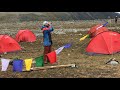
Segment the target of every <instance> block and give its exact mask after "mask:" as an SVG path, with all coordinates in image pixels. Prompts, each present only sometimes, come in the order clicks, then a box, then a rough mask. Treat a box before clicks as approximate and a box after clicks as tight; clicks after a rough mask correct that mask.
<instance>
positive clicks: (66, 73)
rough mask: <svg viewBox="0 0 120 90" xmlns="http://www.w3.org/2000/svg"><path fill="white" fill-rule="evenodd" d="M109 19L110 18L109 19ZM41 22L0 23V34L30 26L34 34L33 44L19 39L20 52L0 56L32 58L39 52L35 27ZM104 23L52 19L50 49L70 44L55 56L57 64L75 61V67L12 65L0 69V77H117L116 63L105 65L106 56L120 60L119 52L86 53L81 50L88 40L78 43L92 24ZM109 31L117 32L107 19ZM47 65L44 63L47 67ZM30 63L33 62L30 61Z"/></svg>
mask: <svg viewBox="0 0 120 90" xmlns="http://www.w3.org/2000/svg"><path fill="white" fill-rule="evenodd" d="M109 22H110V21H109ZM39 23H40V24H41V22H18V23H0V27H1V30H0V33H1V34H8V35H11V36H12V37H13V38H14V37H15V34H16V33H17V31H18V30H19V29H26V28H28V29H30V30H32V31H33V32H34V33H35V34H36V35H37V41H36V42H34V43H27V42H21V43H20V45H21V47H22V48H23V50H22V51H19V52H13V53H7V54H2V57H3V58H8V59H14V58H20V59H27V58H36V57H38V56H41V55H42V53H43V45H42V33H41V31H40V29H39V27H38V25H39ZM99 23H104V21H101V20H98V21H87V20H86V21H67V22H63V21H53V25H54V27H55V31H54V33H52V38H53V50H55V49H57V48H59V47H60V46H63V45H65V44H66V43H71V42H72V47H71V48H68V49H64V50H63V51H62V52H61V53H60V54H59V55H58V56H57V59H58V63H57V64H58V65H61V64H74V63H75V64H76V65H77V67H76V68H71V67H70V68H57V69H48V70H39V71H31V72H22V73H15V72H13V71H12V66H9V67H8V70H7V71H6V72H0V77H1V78H118V77H120V69H119V68H120V65H119V64H118V65H107V64H105V63H106V62H107V61H108V60H109V59H110V58H112V57H114V58H116V60H118V61H119V62H120V54H119V53H117V54H114V55H98V56H89V55H87V54H86V53H85V48H86V46H87V44H88V43H89V41H90V39H89V38H87V39H86V40H84V41H82V42H79V38H81V37H82V36H83V35H85V34H86V33H87V30H89V29H90V27H92V26H93V25H96V24H99ZM107 27H108V28H110V29H111V30H112V31H117V32H119V31H120V29H119V28H120V27H119V22H118V24H117V25H115V24H114V23H113V21H111V23H109V25H108V26H107ZM49 65H50V64H45V66H49ZM33 66H34V64H33Z"/></svg>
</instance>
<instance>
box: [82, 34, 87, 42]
mask: <svg viewBox="0 0 120 90" xmlns="http://www.w3.org/2000/svg"><path fill="white" fill-rule="evenodd" d="M88 36H89V34H87V35H85V36H84V37H82V38H80V41H83V40H85V39H86V38H87V37H88Z"/></svg>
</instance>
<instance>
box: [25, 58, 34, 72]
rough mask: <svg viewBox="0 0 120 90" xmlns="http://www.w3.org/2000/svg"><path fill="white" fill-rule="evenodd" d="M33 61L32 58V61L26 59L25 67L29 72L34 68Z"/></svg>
mask: <svg viewBox="0 0 120 90" xmlns="http://www.w3.org/2000/svg"><path fill="white" fill-rule="evenodd" d="M32 61H33V59H32V58H31V59H25V66H26V70H27V71H30V68H31V66H32Z"/></svg>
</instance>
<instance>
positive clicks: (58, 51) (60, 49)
mask: <svg viewBox="0 0 120 90" xmlns="http://www.w3.org/2000/svg"><path fill="white" fill-rule="evenodd" d="M64 47H65V46H62V47H60V48H58V49H57V50H55V52H56V54H59V53H60V52H61V51H62V50H63V49H64Z"/></svg>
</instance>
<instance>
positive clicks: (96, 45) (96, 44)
mask: <svg viewBox="0 0 120 90" xmlns="http://www.w3.org/2000/svg"><path fill="white" fill-rule="evenodd" d="M86 51H87V53H89V54H113V53H116V52H120V34H119V33H117V32H112V31H107V32H102V33H100V34H98V35H97V36H95V37H93V38H92V39H91V41H90V42H89V44H88V46H87V48H86Z"/></svg>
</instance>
